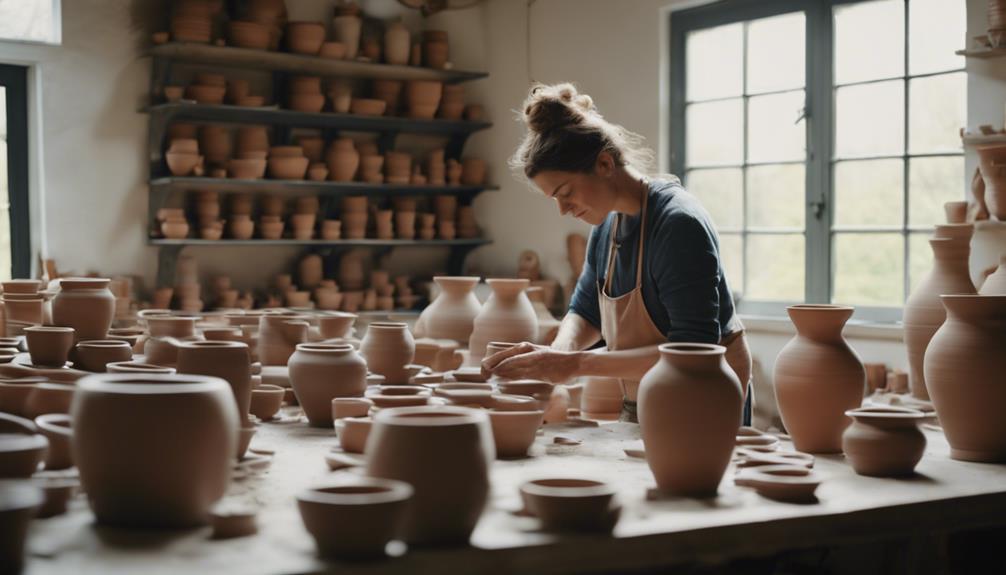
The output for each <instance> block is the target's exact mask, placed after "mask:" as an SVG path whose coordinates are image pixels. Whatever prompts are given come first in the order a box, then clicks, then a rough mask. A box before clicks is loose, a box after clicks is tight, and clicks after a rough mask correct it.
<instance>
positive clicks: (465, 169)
mask: <svg viewBox="0 0 1006 575" xmlns="http://www.w3.org/2000/svg"><path fill="white" fill-rule="evenodd" d="M461 183H462V184H464V185H466V186H481V185H483V184H485V183H486V161H485V160H483V159H482V158H465V160H464V162H463V163H462V164H461Z"/></svg>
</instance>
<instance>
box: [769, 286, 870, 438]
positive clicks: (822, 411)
mask: <svg viewBox="0 0 1006 575" xmlns="http://www.w3.org/2000/svg"><path fill="white" fill-rule="evenodd" d="M786 311H787V312H789V317H790V319H791V320H792V321H793V325H794V326H795V327H796V336H795V337H794V338H793V339H791V340H790V341H789V343H787V344H786V346H785V347H783V349H782V351H780V352H779V356H778V357H777V358H776V362H775V370H774V380H775V396H776V402H777V403H778V404H779V413H780V415H781V416H782V422H783V425H785V426H786V430H787V431H788V432H789V434H790V436H791V437H792V438H793V444H794V445H795V446H796V448H797V449H798V450H800V451H805V452H808V453H840V452H841V451H842V432H843V431H845V428H846V427H848V425H849V423H851V420H850V419H849V418H848V417H847V416H846V415H845V412H846V411H848V410H850V409H855V408H857V407H859V405H860V404H861V403H862V401H863V389H864V386H865V385H866V370H865V369H864V368H863V363H862V361H860V359H859V356H858V355H857V354H856V352H855V350H853V349H852V347H850V346H849V344H848V342H846V341H845V338H843V337H842V328H843V327H844V326H845V322H846V321H848V319H849V318H850V317H852V313H853V311H854V310H853V308H852V307H851V306H842V305H825V304H801V305H793V306H789V307H788V308H786Z"/></svg>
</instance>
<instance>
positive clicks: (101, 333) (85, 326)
mask: <svg viewBox="0 0 1006 575" xmlns="http://www.w3.org/2000/svg"><path fill="white" fill-rule="evenodd" d="M110 281H111V280H109V279H107V278H72V279H69V278H68V279H61V280H59V292H57V293H56V296H55V297H54V298H52V323H53V324H54V325H59V326H63V327H72V328H73V329H74V341H75V342H77V341H80V340H87V339H105V337H106V336H107V335H108V328H110V327H112V319H113V318H114V317H115V296H113V295H112V292H111V291H110V290H109V289H108V284H109V282H110Z"/></svg>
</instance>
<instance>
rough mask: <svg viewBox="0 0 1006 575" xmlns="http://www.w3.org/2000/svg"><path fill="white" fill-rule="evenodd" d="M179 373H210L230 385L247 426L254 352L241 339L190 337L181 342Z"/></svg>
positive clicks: (243, 421) (244, 423)
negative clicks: (222, 339)
mask: <svg viewBox="0 0 1006 575" xmlns="http://www.w3.org/2000/svg"><path fill="white" fill-rule="evenodd" d="M177 368H178V373H180V374H186V373H188V374H194V375H211V376H214V377H219V378H220V379H222V380H224V381H226V382H227V384H228V385H230V386H231V393H232V394H233V395H234V405H235V406H236V407H237V410H238V418H239V419H240V420H241V426H242V427H247V426H248V425H249V424H250V423H251V422H250V420H249V419H248V410H249V405H250V404H251V375H252V374H251V354H250V352H249V350H248V345H247V344H245V343H242V342H239V341H191V342H185V343H180V344H179V345H178V366H177Z"/></svg>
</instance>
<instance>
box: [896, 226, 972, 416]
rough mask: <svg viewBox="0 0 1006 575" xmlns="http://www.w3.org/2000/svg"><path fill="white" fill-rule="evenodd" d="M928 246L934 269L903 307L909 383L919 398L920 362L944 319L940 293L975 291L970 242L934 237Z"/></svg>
mask: <svg viewBox="0 0 1006 575" xmlns="http://www.w3.org/2000/svg"><path fill="white" fill-rule="evenodd" d="M929 245H930V246H932V248H933V256H934V257H933V268H932V269H931V270H930V271H929V272H928V273H927V274H926V275H925V276H923V277H922V279H921V280H920V281H919V283H918V284H917V285H916V286H915V289H914V290H912V294H911V295H910V296H908V300H907V301H906V302H905V310H904V324H905V347H907V348H908V367H909V384H910V385H911V389H912V395H913V396H915V397H917V398H919V399H929V392H928V391H927V389H926V378H925V373H924V371H923V369H922V362H923V358H924V357H925V354H926V348H927V347H928V346H929V340H930V339H932V337H933V334H935V333H936V330H937V329H939V327H940V325H942V324H943V320H944V319H945V318H946V311H945V310H944V309H943V304H942V303H941V302H940V295H942V294H973V293H975V287H974V284H972V283H971V275H970V273H969V271H968V256H969V254H970V253H971V247H970V243H969V241H967V240H964V239H937V238H933V239H931V240H929Z"/></svg>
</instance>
